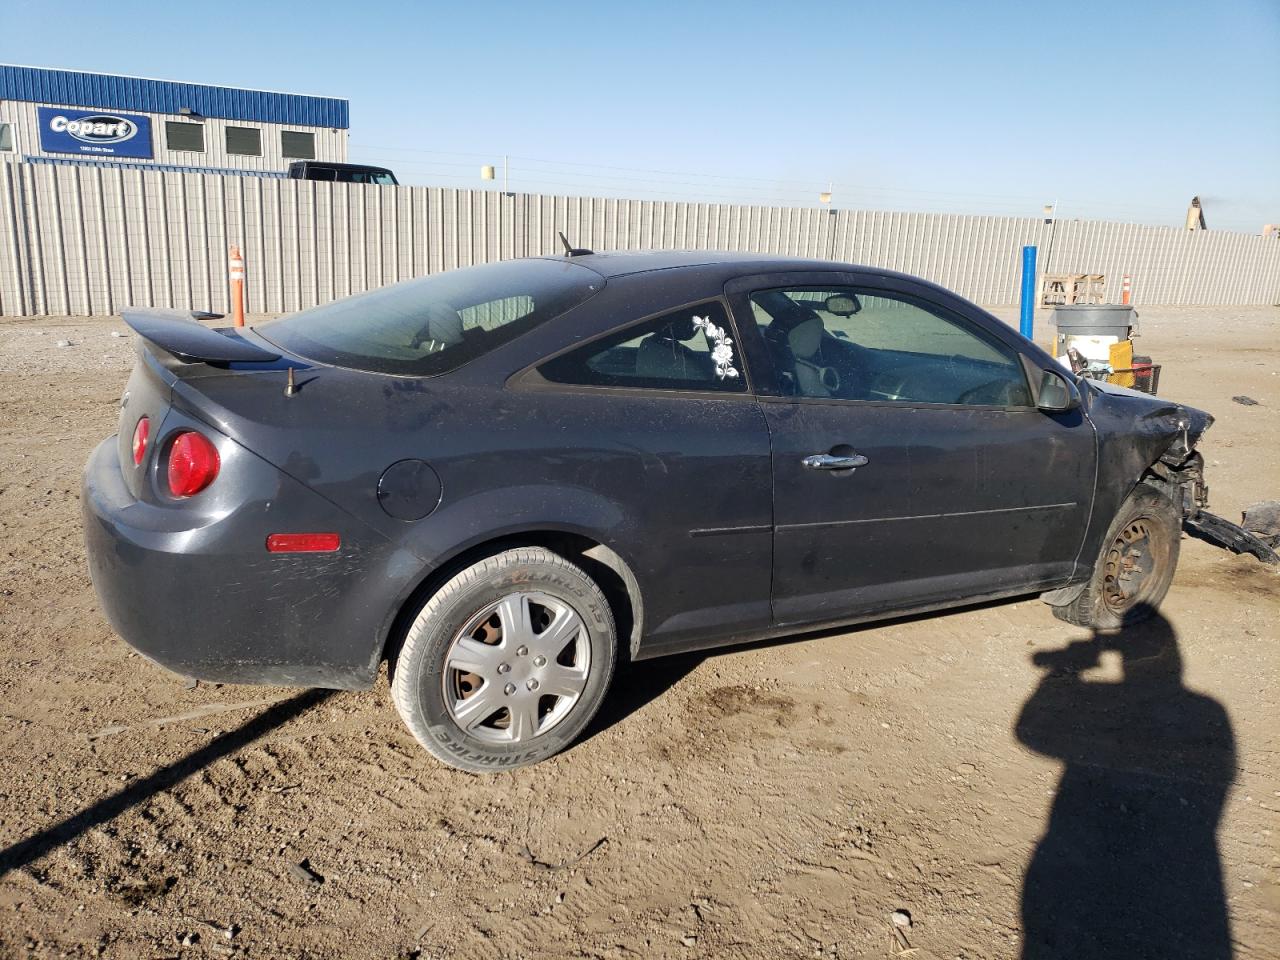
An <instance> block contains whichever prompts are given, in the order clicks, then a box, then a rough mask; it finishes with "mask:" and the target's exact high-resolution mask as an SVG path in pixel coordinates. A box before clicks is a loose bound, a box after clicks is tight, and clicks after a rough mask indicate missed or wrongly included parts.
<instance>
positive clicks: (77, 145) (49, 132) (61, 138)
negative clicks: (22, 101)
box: [37, 107, 151, 157]
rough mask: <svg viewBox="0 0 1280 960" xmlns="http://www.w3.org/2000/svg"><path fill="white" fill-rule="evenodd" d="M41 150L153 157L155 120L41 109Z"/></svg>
mask: <svg viewBox="0 0 1280 960" xmlns="http://www.w3.org/2000/svg"><path fill="white" fill-rule="evenodd" d="M37 113H38V114H39V121H40V149H41V150H44V151H45V152H46V153H87V154H93V155H95V156H107V157H150V156H151V118H150V117H140V116H137V115H136V114H132V113H112V112H110V111H107V110H67V109H64V108H62V107H39V108H37Z"/></svg>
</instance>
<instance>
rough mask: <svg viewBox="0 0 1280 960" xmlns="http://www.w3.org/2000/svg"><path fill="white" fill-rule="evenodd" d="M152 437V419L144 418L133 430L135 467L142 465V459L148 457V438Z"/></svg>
mask: <svg viewBox="0 0 1280 960" xmlns="http://www.w3.org/2000/svg"><path fill="white" fill-rule="evenodd" d="M149 436H151V418H150V417H142V418H141V419H139V420H138V425H137V426H136V427H134V428H133V465H134V466H135V467H136V466H137V465H138V464H140V463H142V458H143V457H145V456H146V455H147V437H149Z"/></svg>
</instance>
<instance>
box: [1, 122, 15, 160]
mask: <svg viewBox="0 0 1280 960" xmlns="http://www.w3.org/2000/svg"><path fill="white" fill-rule="evenodd" d="M12 149H13V124H12V123H0V153H7V152H8V151H10V150H12Z"/></svg>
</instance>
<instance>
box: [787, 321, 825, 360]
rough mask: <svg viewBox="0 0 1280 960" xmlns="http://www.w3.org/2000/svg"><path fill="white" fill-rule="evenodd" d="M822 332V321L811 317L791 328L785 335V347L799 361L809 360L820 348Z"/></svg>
mask: <svg viewBox="0 0 1280 960" xmlns="http://www.w3.org/2000/svg"><path fill="white" fill-rule="evenodd" d="M824 330H825V328H824V327H823V325H822V319H821V318H820V317H818V316H812V317H810V318H809V319H808V320H803V321H801V322H800V323H798V324H796V325H795V326H794V327H792V328H791V330H790V331H789V332H788V333H787V346H789V347H790V348H791V352H792V354H794V355H795V356H796V357H798V358H799V359H801V360H809V359H811V358H812V357H813V355H814V354H816V353H817V352H818V348H819V347H820V346H822V334H823V332H824Z"/></svg>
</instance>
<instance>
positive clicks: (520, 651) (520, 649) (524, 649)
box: [516, 647, 529, 657]
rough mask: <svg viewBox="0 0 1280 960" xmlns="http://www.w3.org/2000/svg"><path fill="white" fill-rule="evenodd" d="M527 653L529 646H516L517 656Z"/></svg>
mask: <svg viewBox="0 0 1280 960" xmlns="http://www.w3.org/2000/svg"><path fill="white" fill-rule="evenodd" d="M528 655H529V648H528V647H518V648H516V656H518V657H527V656H528Z"/></svg>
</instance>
